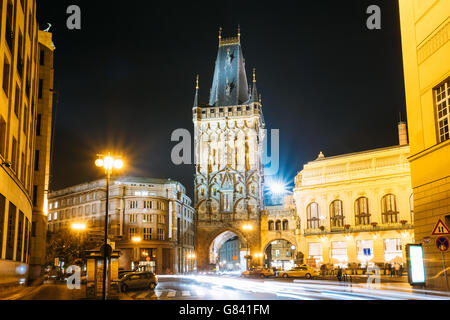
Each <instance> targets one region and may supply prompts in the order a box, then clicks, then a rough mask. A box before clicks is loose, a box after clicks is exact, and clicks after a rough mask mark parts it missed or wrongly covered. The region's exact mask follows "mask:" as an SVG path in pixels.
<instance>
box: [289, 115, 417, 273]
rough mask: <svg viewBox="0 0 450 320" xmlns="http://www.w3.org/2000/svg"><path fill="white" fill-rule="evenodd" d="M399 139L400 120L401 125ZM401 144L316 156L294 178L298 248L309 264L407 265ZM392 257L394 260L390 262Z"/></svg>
mask: <svg viewBox="0 0 450 320" xmlns="http://www.w3.org/2000/svg"><path fill="white" fill-rule="evenodd" d="M400 129H401V142H402V143H406V141H405V140H404V130H405V124H403V123H402V124H400ZM408 156H409V146H408V145H406V144H403V145H399V146H394V147H388V148H381V149H375V150H369V151H364V152H357V153H351V154H345V155H340V156H334V157H325V156H324V155H323V154H322V153H320V155H319V157H318V158H317V159H316V160H314V161H312V162H309V163H307V164H305V165H304V168H303V170H302V171H301V172H300V173H299V174H298V175H297V177H296V179H295V189H294V197H295V203H296V205H297V214H298V216H299V218H300V228H299V230H298V232H297V233H298V234H299V247H300V251H301V252H302V253H303V254H304V257H305V261H308V262H309V263H311V264H321V263H332V264H334V265H342V266H347V265H348V264H349V263H355V264H361V265H365V264H366V263H367V261H369V264H371V263H386V262H393V261H396V262H403V263H406V257H405V250H404V249H405V245H406V244H408V243H412V242H414V230H413V222H414V212H413V205H412V189H411V176H410V168H409V163H408ZM394 259H395V260H394Z"/></svg>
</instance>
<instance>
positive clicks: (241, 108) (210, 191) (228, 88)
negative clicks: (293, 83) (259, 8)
mask: <svg viewBox="0 0 450 320" xmlns="http://www.w3.org/2000/svg"><path fill="white" fill-rule="evenodd" d="M249 88H250V86H249V84H248V83H247V75H246V71H245V61H244V58H243V55H242V47H241V43H240V32H238V36H237V37H233V38H226V39H225V38H224V39H223V38H222V36H221V31H220V33H219V48H218V54H217V59H216V64H215V71H214V79H213V83H212V88H211V91H210V97H209V104H207V105H200V104H199V93H198V89H199V87H198V78H197V87H196V93H195V99H194V107H193V122H194V129H195V160H196V172H195V208H196V210H197V226H196V228H197V230H196V231H197V263H198V267H199V269H201V268H203V267H206V266H207V265H208V264H213V263H216V262H217V258H218V250H219V249H220V246H221V245H222V244H223V243H224V242H225V241H227V239H229V238H232V237H234V236H235V235H237V236H238V237H239V239H240V243H241V248H242V249H241V250H245V252H246V248H247V246H248V247H249V249H250V252H251V253H254V252H256V251H259V250H260V212H261V210H262V209H264V200H263V199H264V197H263V179H264V172H263V170H264V167H263V164H262V153H263V140H264V130H263V129H264V118H263V114H262V106H261V100H260V98H259V96H258V92H257V90H256V79H255V71H253V83H252V85H251V92H250V90H249ZM247 224H251V225H252V227H253V229H252V230H251V231H248V232H247V233H246V232H245V231H244V230H243V226H244V225H247ZM247 241H248V242H247ZM244 255H245V254H242V252H241V257H237V259H236V260H237V262H239V261H242V256H244Z"/></svg>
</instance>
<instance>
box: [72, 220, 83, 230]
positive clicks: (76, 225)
mask: <svg viewBox="0 0 450 320" xmlns="http://www.w3.org/2000/svg"><path fill="white" fill-rule="evenodd" d="M71 228H72V230H75V231H84V230H86V225H85V224H84V223H79V222H77V223H72V225H71Z"/></svg>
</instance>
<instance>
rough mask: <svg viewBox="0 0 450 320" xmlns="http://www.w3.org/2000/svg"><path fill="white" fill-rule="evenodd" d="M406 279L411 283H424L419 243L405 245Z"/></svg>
mask: <svg viewBox="0 0 450 320" xmlns="http://www.w3.org/2000/svg"><path fill="white" fill-rule="evenodd" d="M406 256H407V261H408V280H409V283H410V284H411V285H425V264H424V259H423V248H422V245H421V244H408V245H406Z"/></svg>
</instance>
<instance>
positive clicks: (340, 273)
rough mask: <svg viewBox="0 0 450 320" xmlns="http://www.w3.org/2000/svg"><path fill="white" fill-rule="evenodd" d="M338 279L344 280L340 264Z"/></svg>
mask: <svg viewBox="0 0 450 320" xmlns="http://www.w3.org/2000/svg"><path fill="white" fill-rule="evenodd" d="M337 279H338V281H339V282H340V281H342V269H341V267H340V266H339V267H338V271H337Z"/></svg>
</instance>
